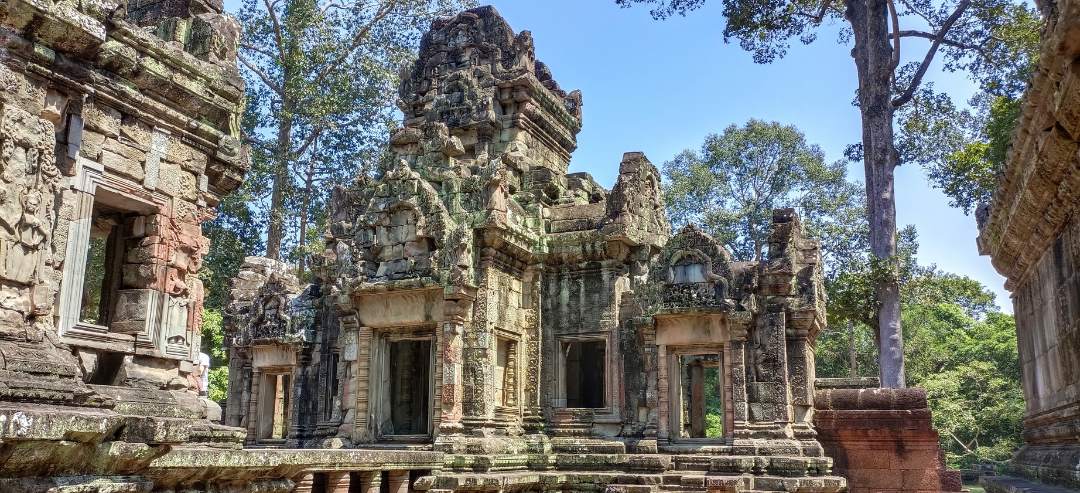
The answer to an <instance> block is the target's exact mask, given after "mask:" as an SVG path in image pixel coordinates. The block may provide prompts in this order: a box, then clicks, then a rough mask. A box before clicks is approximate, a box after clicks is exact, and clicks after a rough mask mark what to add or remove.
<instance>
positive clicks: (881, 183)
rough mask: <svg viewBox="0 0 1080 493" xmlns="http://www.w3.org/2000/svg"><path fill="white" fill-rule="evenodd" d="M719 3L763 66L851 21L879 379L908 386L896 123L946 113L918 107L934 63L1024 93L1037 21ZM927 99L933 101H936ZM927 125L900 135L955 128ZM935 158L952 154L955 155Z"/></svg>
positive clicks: (974, 4) (658, 6)
mask: <svg viewBox="0 0 1080 493" xmlns="http://www.w3.org/2000/svg"><path fill="white" fill-rule="evenodd" d="M615 2H616V3H617V4H619V5H622V6H624V7H628V6H632V5H635V4H645V5H648V6H650V7H651V8H652V10H651V13H652V15H653V16H654V17H656V18H660V19H662V18H666V17H668V16H671V15H686V14H688V13H689V12H690V11H693V10H696V9H698V8H700V7H702V6H703V5H705V0H615ZM721 4H722V6H723V11H722V15H723V16H724V18H725V19H726V20H727V23H726V24H725V26H724V29H723V33H724V38H725V40H730V39H735V40H738V42H739V45H740V46H741V47H742V48H743V49H744V50H746V51H749V52H750V53H752V54H753V57H754V60H755V61H756V62H759V63H769V62H772V61H774V60H776V59H778V58H781V57H783V56H784V55H785V54H786V53H787V50H788V49H789V47H790V43H791V40H792V39H793V38H795V39H798V40H800V41H801V42H803V43H810V42H813V41H814V40H815V39H816V37H817V29H818V28H819V27H820V26H821V25H822V24H823V23H825V22H830V21H835V20H840V19H843V20H844V21H846V28H845V30H844V32H843V35H842V36H841V41H842V42H843V43H848V42H851V44H852V45H853V47H852V49H851V52H850V53H851V56H852V58H853V59H854V62H855V75H856V78H857V80H858V92H857V96H856V102H857V104H858V107H859V111H860V113H861V117H862V139H861V143H860V144H859V145H858V146H857V151H858V152H857V153H855V154H857V155H858V157H859V158H861V160H862V161H863V164H864V168H865V186H866V218H867V223H868V227H869V236H868V244H869V251H870V253H871V254H872V255H873V257H874V258H875V262H873V264H872V265H873V267H874V270H875V272H877V274H875V275H874V276H873V277H872V278H871V282H872V284H873V290H872V293H871V294H872V296H873V298H874V303H873V306H874V309H875V318H876V320H877V323H876V326H877V331H878V343H879V344H880V351H879V359H880V376H881V382H882V385H884V386H887V387H899V386H903V385H904V383H905V381H906V379H905V377H904V356H903V355H904V349H903V341H904V337H903V331H902V329H901V327H902V324H901V311H900V310H901V301H900V287H899V274H898V273H897V272H896V271H897V270H898V269H899V268H900V266H899V258H898V252H897V224H896V203H895V190H894V186H895V177H894V173H895V168H896V166H898V165H899V164H901V162H902V161H901V159H902V158H903V157H904V155H902V153H901V152H900V151H901V150H903V149H902V148H901V146H898V144H897V135H896V132H895V129H894V117H895V116H896V115H897V112H898V111H899V112H900V113H901V116H903V115H904V114H905V112H906V113H907V114H909V115H911V114H913V115H920V114H921V113H920V110H919V109H912V108H929V109H940V107H941V106H942V105H940V104H937V105H935V104H929V105H927V104H919V102H918V101H916V102H915V103H912V101H913V100H915V99H916V96H917V95H920V94H925V93H926V92H927V90H928V85H927V84H924V80H925V78H926V74H927V73H928V72H929V71H930V69H931V67H932V66H934V64H935V62H938V63H940V65H941V66H942V67H943V69H944V70H948V71H956V70H963V71H965V72H967V73H968V74H970V76H971V77H972V78H973V79H974V80H977V81H979V82H980V83H981V84H982V85H983V86H985V87H988V88H994V89H997V90H1001V91H1008V90H1010V88H1014V87H1020V86H1022V85H1023V82H1017V81H1018V80H1024V79H1026V75H1025V73H1024V72H1023V70H1025V69H1026V67H1025V66H1024V64H1022V63H1021V64H1017V63H1016V62H1017V60H1016V56H1017V53H1018V52H1019V51H1018V50H1019V48H1018V47H1020V46H1023V45H1024V40H1026V39H1028V38H1029V37H1030V36H1029V31H1030V29H1027V26H1029V25H1030V24H1031V22H1028V20H1029V19H1036V18H1037V16H1036V15H1035V14H1034V13H1033V12H1032V11H1031V9H1030V8H1029V7H1028V6H1026V5H1024V4H1022V3H1020V2H1019V1H1015V0H866V1H858V2H836V1H833V0H772V1H766V2H762V1H758V0H722V2H721ZM912 41H914V42H917V43H922V44H925V45H927V46H925V47H921V46H918V45H916V47H915V48H914V51H915V55H916V56H914V57H912V56H907V55H906V54H907V50H909V49H911V48H912ZM902 50H903V51H902ZM920 54H921V56H920ZM909 59H910V60H911V61H909V62H904V63H901V62H903V61H904V60H909ZM924 99H925V98H924ZM929 101H930V102H934V100H933V99H932V98H931V99H929ZM905 107H907V108H906V109H905ZM921 118H923V119H924V120H927V121H928V122H930V123H928V124H925V125H914V126H908V125H901V131H903V129H904V128H927V129H932V130H933V129H937V130H942V129H947V127H943V126H942V125H938V124H937V123H936V121H937V120H940V119H941V117H940V116H939V114H937V113H935V114H932V115H922V116H921ZM918 138H919V137H918V136H916V137H915V139H916V140H917V139H918ZM961 145H963V144H961ZM923 147H925V148H933V147H935V144H934V143H932V141H928V142H926V143H924V145H923ZM954 150H955V148H954ZM972 152H974V150H972ZM936 154H937V155H941V156H950V155H954V154H955V152H953V151H945V152H937V153H936ZM969 154H970V153H969ZM939 164H944V165H943V166H941V170H943V172H942V173H941V174H942V175H943V176H942V177H941V178H940V179H939V181H940V182H942V183H957V181H956V180H953V179H951V178H950V176H952V175H954V174H956V172H958V171H964V169H963V168H962V162H960V161H945V162H941V161H939ZM953 164H955V166H954V165H953ZM969 167H970V166H969ZM966 191H967V190H962V191H961V192H966ZM961 202H962V201H961Z"/></svg>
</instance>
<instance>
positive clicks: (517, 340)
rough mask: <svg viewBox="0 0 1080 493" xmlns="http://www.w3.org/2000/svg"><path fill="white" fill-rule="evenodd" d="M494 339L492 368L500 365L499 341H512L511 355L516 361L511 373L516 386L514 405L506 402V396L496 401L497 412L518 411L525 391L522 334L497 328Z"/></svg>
mask: <svg viewBox="0 0 1080 493" xmlns="http://www.w3.org/2000/svg"><path fill="white" fill-rule="evenodd" d="M492 339H493V340H494V341H495V351H494V352H493V353H492V355H491V359H492V368H493V369H494V368H495V367H496V366H498V357H499V342H500V341H507V342H509V343H510V350H511V351H512V354H511V355H510V356H513V358H514V363H515V364H514V372H513V373H512V374H511V375H510V377H511V378H512V379H513V386H514V395H513V401H512V402H513V404H512V405H507V404H504V402H506V399H505V398H504V400H503V402H496V403H495V412H496V413H507V412H509V413H516V412H517V411H518V409H520V408H521V402H522V400H523V398H524V396H523V393H522V388H521V380H522V378H521V374H522V369H521V367H522V364H521V362H522V349H521V347H522V344H521V335H520V334H516V333H514V332H510V331H508V330H504V329H500V328H496V329H495V331H494V337H493V338H492ZM493 373H494V372H493ZM492 392H494V389H492ZM504 392H505V389H504ZM504 397H505V396H504Z"/></svg>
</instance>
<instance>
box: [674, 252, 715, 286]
mask: <svg viewBox="0 0 1080 493" xmlns="http://www.w3.org/2000/svg"><path fill="white" fill-rule="evenodd" d="M687 259H691V260H695V261H696V263H697V264H700V265H701V274H702V276H703V277H704V280H703V281H700V282H698V283H685V282H677V281H676V279H675V277H676V276H675V267H677V266H678V265H679V262H682V261H684V260H687ZM664 277H665V278H666V279H667V282H669V283H672V284H700V283H703V282H713V281H715V280H716V279H717V278H718V277H719V276H717V275H716V274H715V273H714V272H713V262H712V259H711V258H709V256H708V255H705V252H702V251H701V250H698V249H696V248H690V249H685V250H679V251H677V252H675V254H674V255H672V256H671V260H670V261H669V262H668V265H667V268H666V272H665V276H664Z"/></svg>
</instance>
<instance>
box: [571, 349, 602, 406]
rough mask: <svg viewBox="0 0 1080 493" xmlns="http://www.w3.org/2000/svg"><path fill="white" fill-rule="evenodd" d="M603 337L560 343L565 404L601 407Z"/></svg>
mask: <svg viewBox="0 0 1080 493" xmlns="http://www.w3.org/2000/svg"><path fill="white" fill-rule="evenodd" d="M606 346H607V345H606V343H605V341H602V340H598V341H566V342H563V344H562V372H561V373H562V377H563V378H562V390H563V397H564V399H565V401H564V402H565V407H568V408H590V409H596V408H602V407H604V395H605V388H604V379H605V378H606V371H605V370H606V367H607V365H606V361H607V355H606V353H607V347H606Z"/></svg>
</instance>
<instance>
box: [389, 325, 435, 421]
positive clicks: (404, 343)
mask: <svg viewBox="0 0 1080 493" xmlns="http://www.w3.org/2000/svg"><path fill="white" fill-rule="evenodd" d="M381 349H382V350H381V351H380V355H379V359H380V360H381V361H380V362H379V370H380V373H381V385H380V386H379V388H378V389H377V395H376V396H375V397H376V401H375V402H376V403H377V408H376V411H377V412H378V423H379V436H380V437H381V438H383V439H396V438H417V437H423V436H427V435H429V434H430V433H431V413H432V407H431V378H432V371H431V369H432V365H433V361H432V353H431V339H430V338H426V339H401V340H386V339H384V342H383V344H382V345H381Z"/></svg>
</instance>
